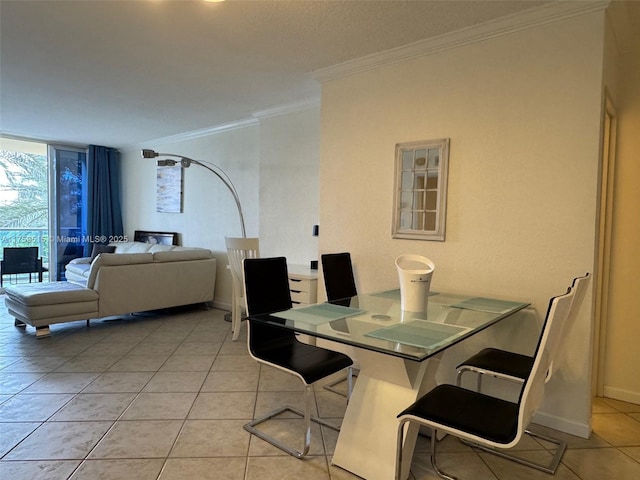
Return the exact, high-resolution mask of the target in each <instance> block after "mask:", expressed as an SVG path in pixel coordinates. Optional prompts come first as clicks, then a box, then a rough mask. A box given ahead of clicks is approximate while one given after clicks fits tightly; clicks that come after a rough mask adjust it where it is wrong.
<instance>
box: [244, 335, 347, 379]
mask: <svg viewBox="0 0 640 480" xmlns="http://www.w3.org/2000/svg"><path fill="white" fill-rule="evenodd" d="M254 354H255V355H257V356H259V357H260V358H261V359H262V360H263V361H265V362H268V363H271V364H274V365H278V366H280V367H282V368H286V369H287V370H290V371H293V372H296V373H298V374H299V375H301V376H302V378H304V381H305V382H306V383H307V384H308V385H310V384H312V383H315V382H317V381H318V380H321V379H323V378H325V377H327V376H329V375H331V374H333V373H336V372H339V371H340V370H342V369H345V368H347V367H349V366H350V365H351V364H352V363H353V361H352V360H351V359H350V358H349V357H348V356H346V355H344V354H342V353H338V352H334V351H331V350H326V349H324V348H320V347H316V346H314V345H307V344H305V343H302V342H299V341H298V340H296V339H295V337H293V338H292V337H289V338H280V339H278V340H277V341H272V342H270V343H269V344H266V345H263V346H260V347H254Z"/></svg>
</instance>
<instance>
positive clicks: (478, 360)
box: [456, 348, 533, 380]
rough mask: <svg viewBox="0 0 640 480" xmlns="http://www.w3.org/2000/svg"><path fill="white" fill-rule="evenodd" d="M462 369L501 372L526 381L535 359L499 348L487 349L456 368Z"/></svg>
mask: <svg viewBox="0 0 640 480" xmlns="http://www.w3.org/2000/svg"><path fill="white" fill-rule="evenodd" d="M462 367H465V368H468V367H473V368H476V369H481V370H488V371H491V372H500V373H502V374H504V375H508V376H510V377H516V378H521V379H522V380H524V379H525V378H527V376H528V375H529V372H531V368H532V367H533V357H529V356H527V355H522V354H520V353H514V352H508V351H506V350H500V349H498V348H485V349H483V350H481V351H480V352H478V353H476V354H475V355H474V356H473V357H471V358H469V359H467V360H465V361H464V362H463V363H461V364H460V365H458V366H457V367H456V368H457V369H460V368H462Z"/></svg>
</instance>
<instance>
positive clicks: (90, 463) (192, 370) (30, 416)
mask: <svg viewBox="0 0 640 480" xmlns="http://www.w3.org/2000/svg"><path fill="white" fill-rule="evenodd" d="M224 313H225V312H222V311H220V310H207V309H205V308H203V307H195V308H185V309H178V310H174V311H171V312H159V313H154V314H151V313H146V314H141V315H135V316H129V317H122V318H120V319H110V320H102V321H93V322H92V323H91V326H90V327H86V324H85V322H74V323H68V324H64V325H54V326H52V328H51V331H52V334H53V335H52V337H51V338H47V339H41V340H38V339H36V338H35V335H34V331H33V329H32V328H30V327H27V329H26V330H25V329H19V328H16V327H14V325H13V319H12V318H10V317H9V316H8V314H7V312H6V308H5V307H4V298H3V296H1V295H0V478H2V479H12V480H36V479H38V480H45V479H46V480H66V479H71V480H85V479H87V480H89V479H90V480H96V479H100V480H120V479H122V480H125V479H126V480H156V479H158V480H178V479H180V480H182V479H186V478H188V479H194V480H208V479H216V480H270V479H277V480H287V479H293V480H298V479H300V478H305V479H318V480H329V479H331V480H349V479H355V478H357V477H355V476H353V475H351V474H349V473H348V472H345V471H343V470H341V469H339V468H337V467H333V466H331V455H332V452H333V448H334V446H335V442H336V439H337V434H336V433H335V432H333V431H332V430H330V429H324V428H322V429H320V428H315V429H314V430H313V438H312V449H311V456H310V458H308V459H306V460H297V459H295V458H293V457H290V456H288V455H286V454H284V453H283V452H281V451H280V450H278V449H276V448H274V447H272V446H271V445H269V444H267V443H265V442H263V441H261V440H259V439H257V438H255V437H251V436H250V435H249V434H248V433H247V432H245V431H244V430H243V428H242V425H243V424H245V423H246V422H247V421H249V420H250V419H252V418H254V416H257V415H260V414H262V413H266V412H267V411H269V410H271V409H273V408H274V407H275V406H276V405H281V404H282V403H284V402H294V403H297V404H298V405H299V406H300V407H301V406H302V388H301V385H300V383H299V382H298V381H297V380H295V379H294V378H292V377H290V376H288V375H285V374H282V373H280V372H277V371H275V370H273V369H269V368H267V367H260V366H258V365H257V364H256V363H255V362H254V361H253V360H252V359H251V358H250V357H249V356H248V354H247V351H246V344H245V339H244V337H241V339H240V340H239V341H237V342H232V341H231V335H230V324H229V323H227V322H225V321H224ZM315 396H316V404H317V409H318V411H319V413H320V416H322V417H324V418H328V419H331V420H332V421H335V423H336V424H339V423H340V420H341V417H342V415H343V412H344V409H345V407H346V402H345V400H344V398H343V397H341V396H339V395H336V394H335V393H331V392H328V391H326V390H324V389H321V388H317V389H316V393H315ZM300 427H301V422H300V421H299V420H297V419H294V418H282V419H278V420H273V421H271V422H270V423H268V424H265V425H264V428H265V429H267V430H268V431H269V432H271V433H272V434H273V435H275V436H278V437H279V438H282V439H285V440H288V441H291V442H294V443H296V444H299V443H301V440H302V433H301V430H300ZM593 428H594V434H593V435H592V438H591V439H589V440H584V439H580V438H576V437H571V436H568V435H564V436H566V437H567V438H568V440H569V448H568V450H567V452H566V453H565V455H564V458H563V461H562V465H561V466H560V468H559V470H558V472H557V473H556V475H555V477H550V476H548V475H546V474H544V473H540V472H537V471H534V470H531V469H529V468H526V467H522V466H520V465H516V464H514V463H512V462H509V461H506V460H503V459H500V458H497V457H495V456H493V455H489V454H484V453H476V451H474V450H472V449H470V448H469V447H467V446H464V445H462V444H461V443H460V442H458V441H457V440H455V439H452V438H450V437H448V438H446V439H445V440H444V441H443V442H442V444H441V446H439V451H440V452H441V454H440V455H439V461H440V464H441V467H442V468H443V469H444V470H445V471H448V472H449V473H451V474H453V475H456V476H459V477H460V478H461V479H469V480H538V479H540V480H545V479H549V478H556V479H558V480H596V479H597V480H603V479H604V480H606V479H612V480H626V479H629V480H630V479H640V406H638V405H632V404H628V403H624V402H618V401H613V400H606V399H598V400H596V402H595V404H594V415H593ZM553 433H554V434H556V435H563V434H560V433H558V432H553ZM544 447H545V446H544V445H542V444H540V443H538V442H537V441H535V440H532V439H526V440H525V441H523V442H522V443H521V445H520V446H519V447H518V450H519V454H521V455H523V456H526V457H530V458H540V457H544V456H548V455H549V454H548V452H547V451H546V450H545V448H544ZM427 451H428V442H427V441H426V440H425V439H422V438H420V439H419V443H418V446H417V449H416V454H415V456H414V461H413V466H412V472H411V475H412V476H411V478H412V479H414V480H428V479H435V478H437V477H436V476H435V475H434V473H433V472H432V471H431V469H430V467H429V466H428V465H429V458H428V454H427Z"/></svg>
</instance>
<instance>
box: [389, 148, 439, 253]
mask: <svg viewBox="0 0 640 480" xmlns="http://www.w3.org/2000/svg"><path fill="white" fill-rule="evenodd" d="M448 172H449V139H448V138H440V139H437V140H425V141H422V142H408V143H399V144H397V145H396V159H395V182H394V189H395V191H394V196H393V198H394V201H393V220H392V225H391V235H392V237H393V238H405V239H410V240H436V241H444V236H445V221H446V216H447V177H448Z"/></svg>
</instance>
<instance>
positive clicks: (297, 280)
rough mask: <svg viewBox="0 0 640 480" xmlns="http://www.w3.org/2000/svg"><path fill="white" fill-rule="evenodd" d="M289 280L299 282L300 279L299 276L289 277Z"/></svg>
mask: <svg viewBox="0 0 640 480" xmlns="http://www.w3.org/2000/svg"><path fill="white" fill-rule="evenodd" d="M289 281H290V282H301V281H302V280H300V279H299V278H290V279H289Z"/></svg>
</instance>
